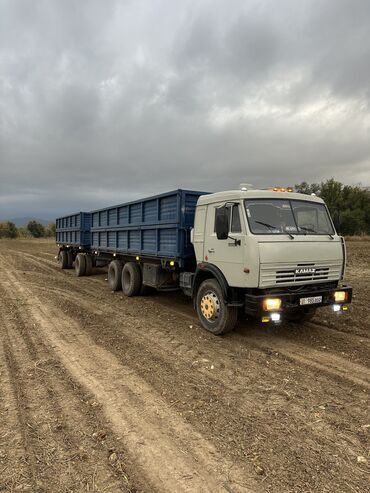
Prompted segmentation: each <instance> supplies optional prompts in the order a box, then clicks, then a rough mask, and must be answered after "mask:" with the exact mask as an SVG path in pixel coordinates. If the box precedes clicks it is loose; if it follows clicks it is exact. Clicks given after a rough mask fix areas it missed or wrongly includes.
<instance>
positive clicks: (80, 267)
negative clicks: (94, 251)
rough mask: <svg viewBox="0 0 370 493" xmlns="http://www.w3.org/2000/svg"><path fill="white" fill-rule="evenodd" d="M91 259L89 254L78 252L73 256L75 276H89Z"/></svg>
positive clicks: (91, 265) (91, 266)
mask: <svg viewBox="0 0 370 493" xmlns="http://www.w3.org/2000/svg"><path fill="white" fill-rule="evenodd" d="M92 268H93V261H92V257H91V255H86V254H84V253H78V254H77V255H76V258H75V272H76V276H77V277H82V276H90V275H91V273H92Z"/></svg>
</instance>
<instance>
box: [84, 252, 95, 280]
mask: <svg viewBox="0 0 370 493" xmlns="http://www.w3.org/2000/svg"><path fill="white" fill-rule="evenodd" d="M85 260H86V272H85V276H91V273H92V269H93V259H92V256H91V255H85Z"/></svg>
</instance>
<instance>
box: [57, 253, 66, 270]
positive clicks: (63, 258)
mask: <svg viewBox="0 0 370 493" xmlns="http://www.w3.org/2000/svg"><path fill="white" fill-rule="evenodd" d="M58 263H59V266H60V268H61V269H68V252H67V250H60V252H59V254H58Z"/></svg>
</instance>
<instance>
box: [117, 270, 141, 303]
mask: <svg viewBox="0 0 370 493" xmlns="http://www.w3.org/2000/svg"><path fill="white" fill-rule="evenodd" d="M141 282H142V281H141V269H140V267H139V265H138V264H135V263H134V262H127V264H125V265H124V267H123V270H122V291H123V293H124V294H125V295H126V296H137V295H138V294H140V290H141Z"/></svg>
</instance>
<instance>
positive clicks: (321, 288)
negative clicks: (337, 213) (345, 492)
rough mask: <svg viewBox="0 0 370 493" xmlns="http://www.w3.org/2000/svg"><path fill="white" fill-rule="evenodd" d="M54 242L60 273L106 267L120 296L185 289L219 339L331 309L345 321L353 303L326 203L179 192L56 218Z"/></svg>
mask: <svg viewBox="0 0 370 493" xmlns="http://www.w3.org/2000/svg"><path fill="white" fill-rule="evenodd" d="M56 240H57V244H58V246H59V253H58V260H59V264H60V266H61V267H62V268H63V269H69V268H73V267H74V268H75V271H76V275H77V276H85V275H91V274H92V272H93V268H94V267H96V266H104V265H107V266H108V284H109V287H110V289H111V290H113V291H118V290H122V291H123V293H124V294H125V295H126V296H140V295H143V294H148V293H150V291H151V290H154V289H155V290H160V291H166V290H175V289H181V290H182V291H183V292H184V293H185V294H186V295H188V296H190V297H191V298H192V300H193V303H194V307H195V310H196V312H197V314H198V317H199V320H200V322H201V324H202V326H203V327H204V328H205V329H207V330H208V331H210V332H211V333H213V334H215V335H220V334H225V333H226V332H229V331H231V330H232V329H233V328H234V327H235V324H236V322H237V319H238V317H241V316H243V315H244V316H249V317H253V318H257V319H259V320H260V321H261V323H266V324H279V323H281V322H282V321H283V320H290V321H296V322H299V321H303V320H308V319H310V318H311V317H312V316H313V315H314V313H315V312H316V310H317V309H319V308H321V307H324V306H331V307H332V310H333V312H335V313H337V314H342V313H344V312H346V311H347V310H348V308H349V304H350V303H351V299H352V288H351V287H350V286H347V285H345V284H343V280H344V274H345V266H346V247H345V242H344V238H343V237H341V236H339V235H338V233H337V232H336V230H335V227H334V224H333V221H332V219H331V217H330V214H329V212H328V209H327V207H326V205H325V203H324V201H323V200H322V199H321V198H319V197H317V196H315V195H303V194H299V193H295V192H293V190H292V189H290V188H271V189H266V190H255V189H253V188H251V187H250V186H248V185H243V184H242V185H241V186H240V188H239V189H238V190H231V191H224V192H217V193H206V192H197V191H191V190H175V191H171V192H168V193H164V194H161V195H156V196H153V197H148V198H145V199H142V200H137V201H133V202H128V203H124V204H119V205H115V206H113V207H108V208H104V209H99V210H94V211H92V212H79V213H77V214H73V215H70V216H64V217H61V218H58V219H57V221H56Z"/></svg>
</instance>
